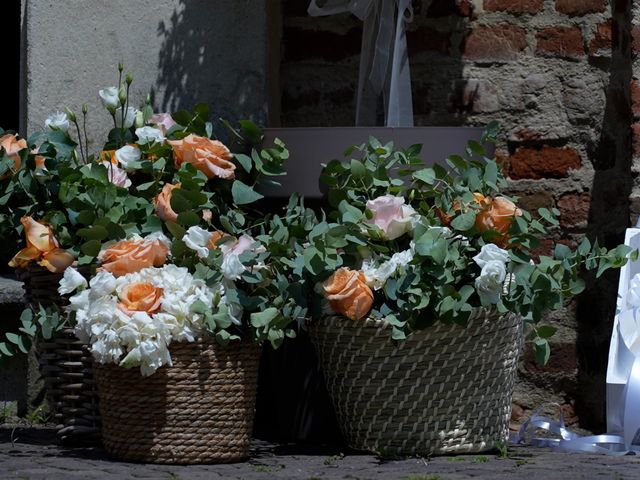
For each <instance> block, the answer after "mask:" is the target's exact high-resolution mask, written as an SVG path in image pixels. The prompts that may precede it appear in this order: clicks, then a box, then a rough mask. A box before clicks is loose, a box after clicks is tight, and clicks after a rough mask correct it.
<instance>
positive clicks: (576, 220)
mask: <svg viewBox="0 0 640 480" xmlns="http://www.w3.org/2000/svg"><path fill="white" fill-rule="evenodd" d="M590 206H591V194H590V193H566V194H564V195H562V196H561V197H560V198H559V199H558V210H560V226H561V227H562V228H572V227H584V226H586V224H587V221H588V220H589V209H590Z"/></svg>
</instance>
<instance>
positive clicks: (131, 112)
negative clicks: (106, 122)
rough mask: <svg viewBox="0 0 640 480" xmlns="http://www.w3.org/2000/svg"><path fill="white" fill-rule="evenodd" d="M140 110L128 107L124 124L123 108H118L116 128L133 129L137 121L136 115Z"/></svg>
mask: <svg viewBox="0 0 640 480" xmlns="http://www.w3.org/2000/svg"><path fill="white" fill-rule="evenodd" d="M137 113H138V110H136V109H135V108H133V107H127V110H126V112H125V115H124V123H123V122H122V107H118V108H116V113H115V115H116V127H118V128H131V127H132V126H133V122H135V121H136V114H137Z"/></svg>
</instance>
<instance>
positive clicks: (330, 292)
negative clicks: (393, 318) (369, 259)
mask: <svg viewBox="0 0 640 480" xmlns="http://www.w3.org/2000/svg"><path fill="white" fill-rule="evenodd" d="M322 287H323V288H324V293H325V297H326V298H327V300H329V304H330V305H331V308H332V309H333V310H334V311H336V312H338V313H341V314H342V315H344V316H345V317H347V318H350V319H351V320H362V319H363V318H364V317H366V316H367V314H368V313H369V311H370V310H371V305H372V304H373V292H372V291H371V289H370V288H369V287H368V286H367V284H366V283H365V278H364V274H363V273H362V272H359V271H353V270H349V269H348V268H345V267H343V268H339V269H338V270H336V271H335V273H334V274H333V275H331V276H330V277H329V278H328V279H327V280H326V281H325V282H324V283H323V285H322Z"/></svg>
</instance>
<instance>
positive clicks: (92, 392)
mask: <svg viewBox="0 0 640 480" xmlns="http://www.w3.org/2000/svg"><path fill="white" fill-rule="evenodd" d="M79 271H80V272H81V273H82V274H83V275H85V276H88V275H89V272H90V269H89V268H85V269H82V268H81V269H79ZM16 275H17V277H18V279H19V280H21V281H22V282H23V286H24V290H25V303H26V304H27V305H28V306H30V307H31V308H33V309H37V308H38V306H39V305H42V306H45V307H47V306H51V305H57V306H58V307H64V306H65V305H67V304H68V301H67V299H66V298H65V297H62V296H60V294H59V293H58V284H59V282H60V279H61V278H62V274H61V273H51V272H49V271H48V270H47V269H46V268H43V267H40V266H38V265H37V264H35V263H31V264H29V266H28V267H27V268H26V269H20V270H16ZM36 352H37V354H38V357H39V362H40V374H41V376H42V380H43V382H44V384H45V389H46V398H47V403H48V405H49V408H50V410H51V414H52V416H53V419H54V420H55V421H56V422H57V423H58V424H59V425H60V429H59V430H58V434H59V436H60V439H61V440H62V441H63V442H64V443H70V444H76V443H82V444H86V443H99V442H100V413H99V410H98V392H97V390H96V387H95V385H94V382H93V371H92V368H91V366H92V363H93V362H92V359H91V353H90V352H89V350H88V347H87V345H83V343H82V342H81V341H80V340H78V338H77V337H76V336H75V334H74V332H73V329H72V328H65V329H63V330H61V331H59V332H57V333H55V334H54V336H53V338H50V339H48V340H44V339H40V340H39V341H38V343H37V345H36Z"/></svg>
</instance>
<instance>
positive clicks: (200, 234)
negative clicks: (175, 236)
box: [182, 226, 213, 258]
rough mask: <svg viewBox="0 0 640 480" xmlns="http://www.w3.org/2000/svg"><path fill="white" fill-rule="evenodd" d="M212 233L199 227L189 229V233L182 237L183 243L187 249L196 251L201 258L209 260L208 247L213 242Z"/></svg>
mask: <svg viewBox="0 0 640 480" xmlns="http://www.w3.org/2000/svg"><path fill="white" fill-rule="evenodd" d="M212 235H213V234H212V233H211V232H208V231H206V230H205V229H204V228H200V227H198V226H194V227H189V229H188V230H187V233H185V235H184V236H183V237H182V241H183V242H184V243H185V245H186V246H187V248H190V249H191V250H195V252H196V253H197V254H198V257H200V258H207V257H208V256H209V249H208V248H207V245H208V244H209V240H211V236H212Z"/></svg>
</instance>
